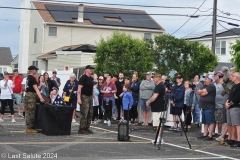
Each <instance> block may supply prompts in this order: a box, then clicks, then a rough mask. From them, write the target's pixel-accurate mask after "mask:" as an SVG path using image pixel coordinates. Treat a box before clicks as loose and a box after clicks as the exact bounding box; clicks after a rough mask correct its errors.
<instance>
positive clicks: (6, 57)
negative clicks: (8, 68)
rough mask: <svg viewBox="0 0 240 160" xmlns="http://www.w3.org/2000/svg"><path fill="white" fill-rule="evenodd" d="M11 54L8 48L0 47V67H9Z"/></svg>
mask: <svg viewBox="0 0 240 160" xmlns="http://www.w3.org/2000/svg"><path fill="white" fill-rule="evenodd" d="M11 61H12V53H11V50H10V48H9V47H0V65H11Z"/></svg>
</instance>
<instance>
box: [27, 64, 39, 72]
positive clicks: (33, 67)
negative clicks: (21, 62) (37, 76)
mask: <svg viewBox="0 0 240 160" xmlns="http://www.w3.org/2000/svg"><path fill="white" fill-rule="evenodd" d="M28 70H29V71H31V70H36V71H37V70H39V69H38V68H37V67H36V66H34V65H32V66H29V67H28Z"/></svg>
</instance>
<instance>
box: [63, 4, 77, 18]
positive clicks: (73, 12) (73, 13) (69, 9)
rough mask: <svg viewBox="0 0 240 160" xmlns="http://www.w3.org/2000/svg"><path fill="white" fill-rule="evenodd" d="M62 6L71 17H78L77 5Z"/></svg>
mask: <svg viewBox="0 0 240 160" xmlns="http://www.w3.org/2000/svg"><path fill="white" fill-rule="evenodd" d="M63 8H64V9H65V11H67V13H68V15H69V16H70V17H71V18H72V19H78V7H71V6H64V7H63Z"/></svg>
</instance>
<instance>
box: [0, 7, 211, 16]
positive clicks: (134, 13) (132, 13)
mask: <svg viewBox="0 0 240 160" xmlns="http://www.w3.org/2000/svg"><path fill="white" fill-rule="evenodd" d="M0 8H3V9H18V10H21V9H23V10H37V11H57V12H76V11H66V10H52V9H51V10H47V9H35V8H20V7H3V6H0ZM77 12H79V13H83V12H81V11H77ZM84 13H103V14H105V12H87V11H84ZM111 14H124V15H127V14H131V15H146V14H145V13H137V12H131V13H117V12H112V13H111ZM147 15H156V16H183V17H190V16H191V15H184V14H147ZM198 16H199V17H204V16H208V15H198Z"/></svg>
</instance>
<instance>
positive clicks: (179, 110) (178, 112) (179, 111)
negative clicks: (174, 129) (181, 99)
mask: <svg viewBox="0 0 240 160" xmlns="http://www.w3.org/2000/svg"><path fill="white" fill-rule="evenodd" d="M182 110H183V109H182V108H179V107H173V106H171V108H170V114H172V115H179V116H181V115H182Z"/></svg>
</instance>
